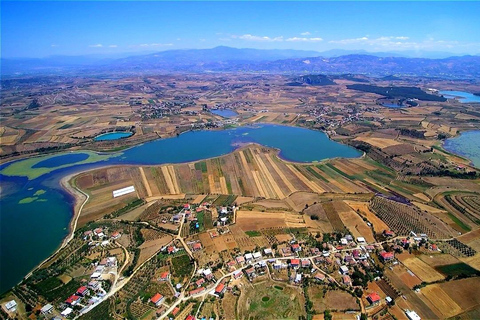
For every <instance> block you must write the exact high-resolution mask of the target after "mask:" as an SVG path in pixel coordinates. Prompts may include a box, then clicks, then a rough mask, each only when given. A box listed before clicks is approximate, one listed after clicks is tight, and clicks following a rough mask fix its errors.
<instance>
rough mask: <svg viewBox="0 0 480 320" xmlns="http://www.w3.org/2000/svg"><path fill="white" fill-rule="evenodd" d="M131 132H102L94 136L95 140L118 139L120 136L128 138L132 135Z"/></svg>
mask: <svg viewBox="0 0 480 320" xmlns="http://www.w3.org/2000/svg"><path fill="white" fill-rule="evenodd" d="M132 134H133V133H131V132H109V133H104V134H101V135H99V136H96V137H95V139H93V140H95V141H107V140H118V139H122V138H128V137H130V136H131V135H132Z"/></svg>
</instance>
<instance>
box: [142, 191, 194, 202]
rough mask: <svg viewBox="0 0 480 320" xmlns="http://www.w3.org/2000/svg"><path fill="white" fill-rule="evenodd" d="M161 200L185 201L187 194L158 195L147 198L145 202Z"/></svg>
mask: <svg viewBox="0 0 480 320" xmlns="http://www.w3.org/2000/svg"><path fill="white" fill-rule="evenodd" d="M161 199H168V200H178V199H185V193H179V194H161V195H158V196H154V197H149V198H146V199H145V200H147V201H148V202H150V201H154V200H161Z"/></svg>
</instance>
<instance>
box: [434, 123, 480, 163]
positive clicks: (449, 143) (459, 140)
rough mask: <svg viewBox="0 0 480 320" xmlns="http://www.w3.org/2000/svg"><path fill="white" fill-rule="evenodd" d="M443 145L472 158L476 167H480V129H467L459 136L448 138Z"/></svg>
mask: <svg viewBox="0 0 480 320" xmlns="http://www.w3.org/2000/svg"><path fill="white" fill-rule="evenodd" d="M443 147H444V148H445V149H446V150H448V151H450V152H452V153H455V154H458V155H461V156H464V157H465V158H468V159H470V160H471V161H472V163H473V165H474V166H475V167H477V168H480V131H467V132H464V133H462V134H461V135H460V136H458V137H455V138H450V139H447V140H446V141H445V142H444V144H443Z"/></svg>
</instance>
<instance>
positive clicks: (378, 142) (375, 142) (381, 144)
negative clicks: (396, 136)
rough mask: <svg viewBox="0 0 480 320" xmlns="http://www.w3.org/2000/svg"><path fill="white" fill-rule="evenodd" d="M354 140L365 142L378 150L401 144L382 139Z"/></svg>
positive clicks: (359, 138)
mask: <svg viewBox="0 0 480 320" xmlns="http://www.w3.org/2000/svg"><path fill="white" fill-rule="evenodd" d="M354 140H357V141H363V142H366V143H368V144H371V145H372V146H374V147H377V148H380V149H383V148H386V147H391V146H396V145H399V144H402V143H401V142H398V141H396V140H393V139H383V138H370V137H358V138H355V139H354Z"/></svg>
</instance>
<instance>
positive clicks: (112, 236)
mask: <svg viewBox="0 0 480 320" xmlns="http://www.w3.org/2000/svg"><path fill="white" fill-rule="evenodd" d="M121 236H122V235H121V234H120V232H118V231H115V232H114V233H112V235H111V236H110V238H112V239H113V240H117V239H118V238H120V237H121Z"/></svg>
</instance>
